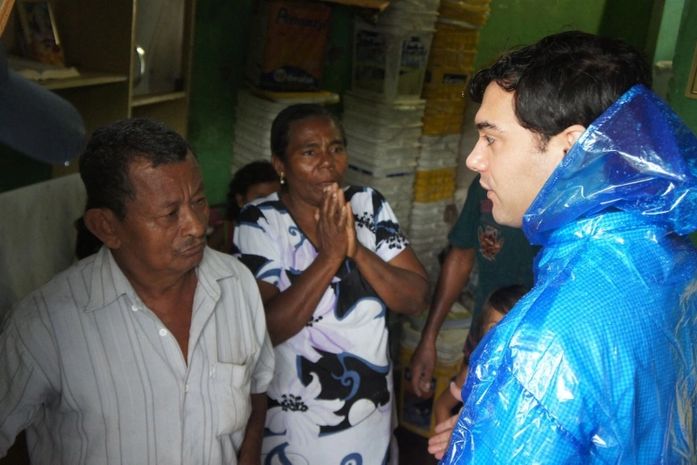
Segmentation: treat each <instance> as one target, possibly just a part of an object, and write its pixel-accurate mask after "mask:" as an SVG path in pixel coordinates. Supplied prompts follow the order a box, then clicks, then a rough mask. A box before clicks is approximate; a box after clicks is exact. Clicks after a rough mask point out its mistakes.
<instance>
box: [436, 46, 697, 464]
mask: <svg viewBox="0 0 697 465" xmlns="http://www.w3.org/2000/svg"><path fill="white" fill-rule="evenodd" d="M649 84H650V69H649V67H648V65H647V64H646V62H645V61H644V60H643V59H642V57H641V55H640V54H639V53H637V52H636V51H635V50H633V49H632V48H631V47H629V46H628V45H627V44H625V43H623V42H621V41H617V40H611V39H606V38H601V37H597V36H593V35H590V34H585V33H581V32H566V33H561V34H556V35H553V36H549V37H546V38H544V39H542V40H540V41H539V42H538V43H536V44H533V45H530V46H528V47H524V48H521V49H518V50H515V51H512V52H510V53H508V54H506V55H505V56H503V57H502V58H500V59H499V60H498V61H497V62H496V63H495V64H493V65H492V66H491V67H490V68H487V69H485V70H482V71H480V72H479V73H478V74H477V75H476V76H475V78H474V79H473V81H472V84H471V87H470V93H471V95H472V96H473V98H474V99H475V100H476V101H480V102H481V107H480V108H479V111H478V112H477V114H476V116H475V125H476V127H477V129H478V131H479V136H480V137H479V141H478V142H477V144H476V146H475V147H474V148H473V150H472V152H471V153H470V155H469V156H468V158H467V165H468V166H469V167H470V168H471V169H473V170H475V171H477V172H478V173H480V175H481V179H480V183H481V185H482V187H484V188H485V189H486V190H487V197H488V198H489V199H490V200H491V202H492V205H493V216H494V218H495V219H496V221H497V222H499V223H501V224H506V225H509V226H515V227H522V229H523V232H524V233H525V235H526V236H527V238H528V239H529V240H530V241H531V243H533V244H539V245H541V246H542V250H541V252H540V254H539V255H538V257H537V259H536V263H535V266H536V269H535V277H536V282H535V285H534V287H533V289H532V290H531V291H530V292H529V293H528V294H527V295H526V296H525V297H523V299H522V300H521V301H520V302H519V303H518V304H517V305H516V306H515V307H514V308H513V309H512V310H511V312H510V313H509V314H508V315H507V316H506V318H504V320H503V321H502V322H501V323H499V325H498V326H497V327H496V328H494V329H493V330H492V331H490V332H489V333H488V334H487V336H486V337H485V338H484V339H483V341H482V342H481V343H480V345H479V346H478V348H477V349H476V350H475V352H474V354H473V357H472V363H471V365H470V370H469V374H468V380H467V383H466V385H465V387H464V388H463V390H462V397H463V400H464V407H463V410H462V412H461V414H460V417H459V420H458V423H457V425H456V426H455V429H454V431H453V436H452V440H451V442H450V446H449V448H448V449H447V450H446V451H445V456H444V460H443V463H445V464H499V463H505V464H532V463H540V464H541V463H544V464H562V463H563V464H576V463H578V464H649V463H652V464H655V463H665V464H688V463H694V461H695V457H696V456H697V394H695V393H696V392H697V295H696V293H697V251H695V249H694V247H693V246H692V245H691V243H690V241H689V239H688V238H687V237H686V235H687V234H688V233H689V232H691V231H694V230H695V229H697V140H696V139H695V136H694V135H693V134H692V133H691V132H690V131H689V129H687V128H686V127H685V126H684V124H683V123H682V122H681V121H680V120H679V119H678V118H677V116H676V115H675V114H674V113H672V112H671V110H670V109H669V108H668V107H667V106H666V105H665V104H664V103H663V102H661V101H660V100H659V99H658V98H657V97H656V96H655V95H653V94H652V93H651V91H650V90H649V89H648V87H647V86H648V85H649Z"/></svg>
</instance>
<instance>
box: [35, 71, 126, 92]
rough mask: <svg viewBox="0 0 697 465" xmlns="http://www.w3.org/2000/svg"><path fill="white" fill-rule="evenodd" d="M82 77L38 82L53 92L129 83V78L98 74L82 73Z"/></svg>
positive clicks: (118, 75)
mask: <svg viewBox="0 0 697 465" xmlns="http://www.w3.org/2000/svg"><path fill="white" fill-rule="evenodd" d="M80 73H81V74H80V76H77V77H74V78H67V79H47V80H45V81H38V82H39V83H40V84H41V85H42V86H44V87H46V88H47V89H51V90H59V89H74V88H78V87H89V86H99V85H102V84H113V83H116V82H126V81H128V76H124V75H120V74H108V73H97V72H80Z"/></svg>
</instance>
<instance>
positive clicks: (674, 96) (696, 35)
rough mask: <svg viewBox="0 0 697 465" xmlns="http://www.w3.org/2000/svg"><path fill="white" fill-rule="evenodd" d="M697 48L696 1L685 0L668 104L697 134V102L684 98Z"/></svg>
mask: <svg viewBox="0 0 697 465" xmlns="http://www.w3.org/2000/svg"><path fill="white" fill-rule="evenodd" d="M696 46H697V0H685V9H684V10H683V15H682V22H681V26H680V33H679V34H678V40H677V45H676V47H675V56H674V58H673V80H672V82H671V83H670V86H669V89H670V90H669V93H668V103H669V104H670V106H671V107H672V108H673V109H674V110H675V112H676V113H678V115H680V117H681V118H682V119H683V120H684V121H685V123H687V125H688V126H689V127H690V129H692V131H693V132H695V133H697V100H696V99H690V98H687V97H686V96H685V90H686V89H687V85H688V79H689V74H690V69H691V67H692V58H693V56H694V53H695V47H696Z"/></svg>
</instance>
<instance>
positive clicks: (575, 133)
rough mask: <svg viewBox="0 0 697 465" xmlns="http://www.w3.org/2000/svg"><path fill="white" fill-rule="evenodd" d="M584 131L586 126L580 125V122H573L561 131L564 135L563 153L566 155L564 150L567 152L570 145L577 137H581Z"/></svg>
mask: <svg viewBox="0 0 697 465" xmlns="http://www.w3.org/2000/svg"><path fill="white" fill-rule="evenodd" d="M585 131H586V128H585V127H583V126H581V125H580V124H574V125H572V126H569V127H568V128H566V129H564V131H562V134H563V136H564V137H563V142H564V155H566V152H568V151H569V150H570V149H571V147H572V146H573V145H574V144H575V143H576V141H577V140H578V139H579V137H581V134H583V133H584V132H585Z"/></svg>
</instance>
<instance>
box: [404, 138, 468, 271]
mask: <svg viewBox="0 0 697 465" xmlns="http://www.w3.org/2000/svg"><path fill="white" fill-rule="evenodd" d="M420 143H421V149H420V152H419V158H418V160H417V170H416V174H415V177H414V197H413V199H414V201H413V202H412V209H411V215H410V218H411V222H410V224H409V230H408V231H409V234H408V236H409V240H410V242H411V246H412V248H413V249H414V252H415V253H416V256H417V257H418V258H419V260H420V261H421V263H422V264H423V265H424V268H426V272H427V273H428V276H429V277H430V278H431V279H432V280H435V279H436V278H437V277H438V274H439V270H440V263H439V261H438V255H439V253H440V252H441V251H442V250H443V249H444V248H445V247H446V246H447V245H448V238H447V233H448V230H449V229H450V225H449V224H448V223H446V213H445V212H446V209H447V207H448V206H449V205H451V204H452V202H453V195H454V193H455V172H456V168H457V154H458V153H459V151H458V145H459V143H460V135H459V134H447V135H443V136H422V137H421V139H420Z"/></svg>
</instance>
